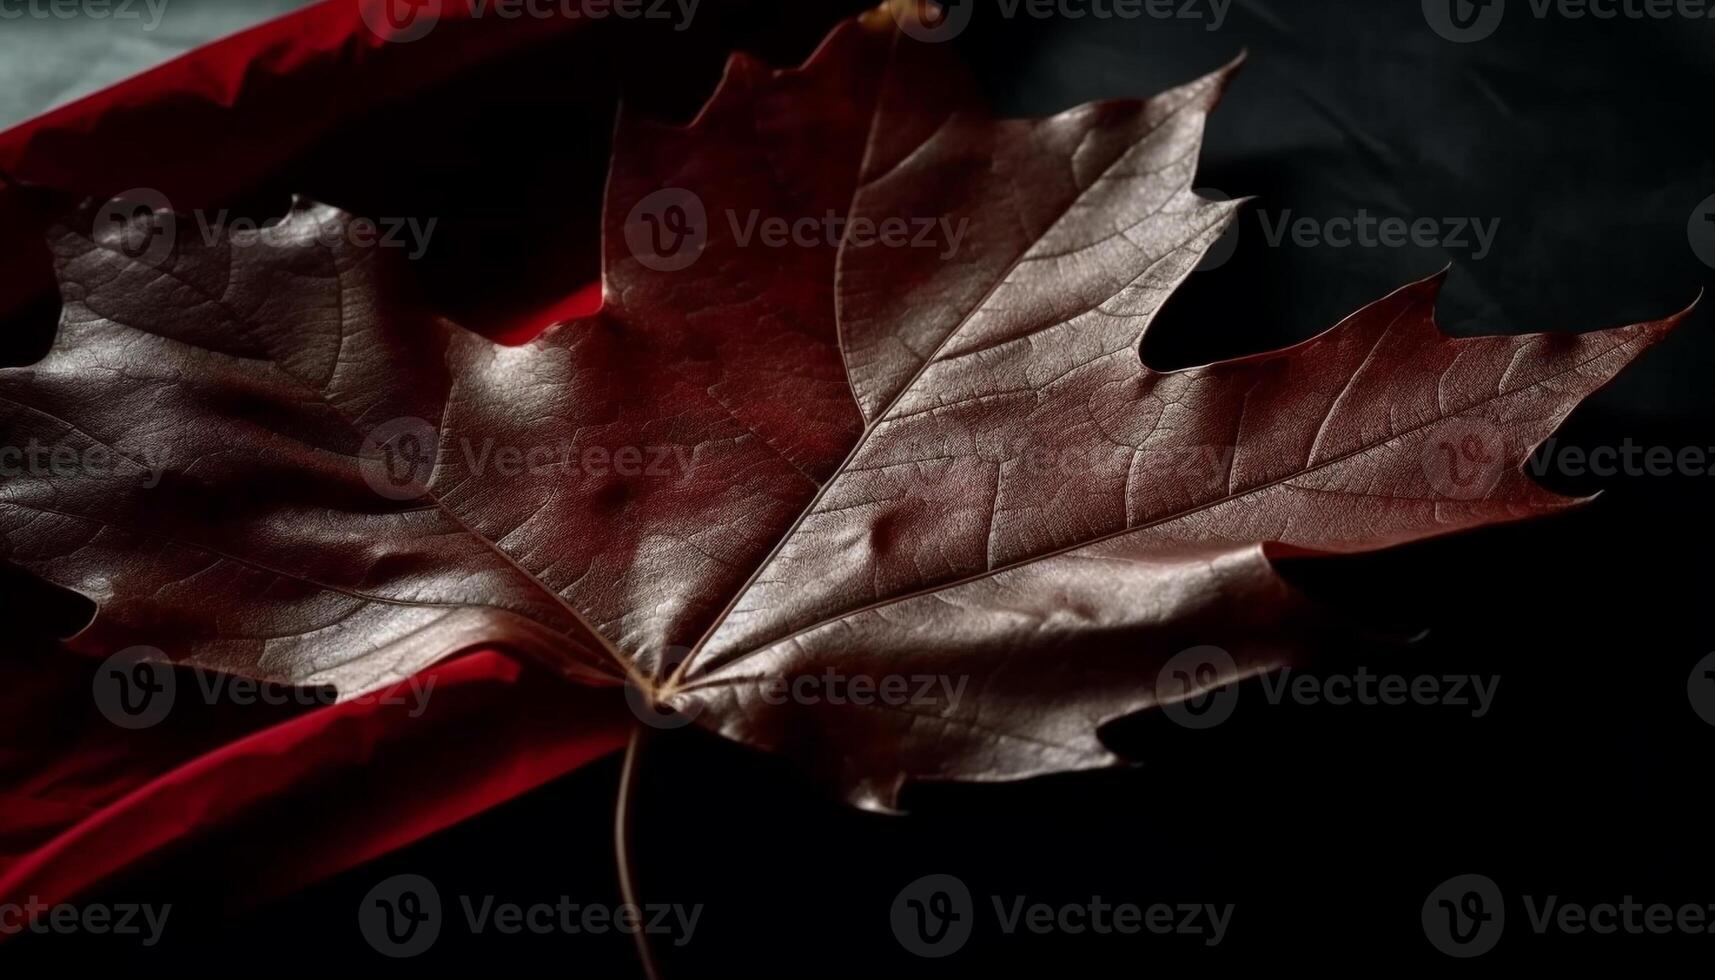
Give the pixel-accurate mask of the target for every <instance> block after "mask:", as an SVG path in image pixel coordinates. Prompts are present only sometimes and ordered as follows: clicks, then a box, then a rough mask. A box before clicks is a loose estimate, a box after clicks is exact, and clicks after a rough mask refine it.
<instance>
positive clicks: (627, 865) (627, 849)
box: [613, 724, 661, 980]
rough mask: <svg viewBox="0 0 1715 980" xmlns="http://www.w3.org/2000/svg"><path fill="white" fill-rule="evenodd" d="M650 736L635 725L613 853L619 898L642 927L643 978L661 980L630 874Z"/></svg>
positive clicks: (615, 823) (621, 784)
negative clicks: (640, 771) (641, 771)
mask: <svg viewBox="0 0 1715 980" xmlns="http://www.w3.org/2000/svg"><path fill="white" fill-rule="evenodd" d="M648 732H649V726H647V725H643V724H637V725H633V726H632V728H631V741H630V742H628V743H627V744H626V746H625V764H624V766H623V767H621V769H620V770H619V804H618V805H617V806H616V807H615V808H614V812H613V850H614V855H615V857H616V858H617V860H618V862H619V894H620V898H621V900H622V901H624V902H625V904H627V905H631V906H634V907H635V908H637V910H638V915H639V923H640V924H639V928H638V929H637V931H636V932H634V933H632V938H633V939H634V940H635V941H636V943H637V958H638V960H640V961H641V962H642V965H643V976H644V977H645V978H646V980H661V971H660V969H659V967H657V966H656V964H655V951H654V949H652V948H651V947H650V945H649V933H648V931H647V930H645V929H643V928H642V926H641V922H642V918H641V917H642V909H643V906H642V905H641V904H640V903H639V902H638V901H637V886H636V884H635V882H633V880H632V871H631V864H632V860H631V853H632V852H631V829H632V828H631V820H632V814H633V813H634V812H635V811H636V809H637V808H636V806H635V798H636V796H637V770H638V766H639V765H640V762H641V760H642V757H643V742H644V736H645V735H647V734H648Z"/></svg>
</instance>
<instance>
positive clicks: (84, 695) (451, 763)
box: [0, 0, 631, 903]
mask: <svg viewBox="0 0 1715 980" xmlns="http://www.w3.org/2000/svg"><path fill="white" fill-rule="evenodd" d="M360 2H362V3H369V2H382V0H330V2H326V3H321V4H317V5H315V6H313V7H309V8H306V9H304V10H302V11H300V12H298V13H295V14H293V15H290V16H287V17H284V18H281V19H278V20H275V21H271V22H269V23H267V24H264V25H261V26H259V27H257V28H255V29H253V30H250V31H246V32H244V33H242V34H239V35H235V36H233V37H231V38H227V39H225V40H222V41H219V42H217V43H215V44H213V45H210V46H208V47H205V48H202V49H200V50H198V51H194V52H192V53H190V54H188V55H186V56H184V57H182V58H179V59H177V60H175V61H173V62H171V63H168V64H166V65H163V66H161V67H160V68H157V69H155V70H153V71H150V72H148V73H146V74H144V75H141V76H138V77H136V78H134V79H131V80H129V81H127V82H125V83H123V84H121V85H119V86H116V87H114V88H112V89H108V90H106V91H103V92H100V93H97V94H95V95H93V96H90V97H89V98H86V99H83V100H81V101H79V102H77V103H75V104H72V105H69V106H66V107H64V108H61V109H58V110H55V111H53V112H51V113H48V114H47V115H44V116H42V117H40V118H37V119H34V120H31V121H29V122H27V123H25V124H23V125H20V126H18V127H15V128H14V129H12V130H9V131H7V132H5V133H3V134H0V171H3V172H4V173H5V174H6V175H8V176H9V177H11V178H12V180H11V181H8V182H5V183H0V268H5V269H6V270H8V274H6V275H0V322H5V321H6V319H7V318H9V317H12V316H15V315H18V314H19V313H20V312H21V311H26V310H30V309H33V308H40V307H42V305H43V302H44V297H46V298H47V299H48V300H51V299H52V296H53V293H54V290H55V286H54V282H53V279H52V273H51V269H50V268H49V267H48V265H47V262H46V249H45V243H44V235H45V231H46V227H47V220H48V219H47V214H48V210H49V209H47V208H46V207H42V206H40V205H39V204H38V203H37V199H38V198H39V197H40V194H39V193H38V192H37V191H36V190H35V189H31V190H29V191H26V190H25V189H24V188H25V186H27V185H39V186H41V187H46V188H51V189H53V190H57V191H65V192H69V193H70V194H72V195H75V196H104V195H110V194H114V193H118V192H121V191H124V190H126V189H129V188H132V187H152V188H156V189H159V190H162V191H163V192H165V193H166V194H167V195H168V196H169V197H170V198H171V199H172V200H173V202H174V204H175V206H176V207H179V208H180V209H189V208H198V207H217V206H222V205H223V204H224V203H225V202H228V201H230V200H232V199H234V198H237V197H239V196H241V195H242V194H244V193H246V192H247V191H249V190H250V189H252V188H254V187H256V186H258V185H261V184H264V183H266V182H267V181H269V180H270V179H273V178H276V177H277V176H278V173H279V171H281V170H282V169H283V168H288V167H289V165H290V164H291V163H292V161H293V160H294V159H295V158H296V157H297V155H299V154H301V153H303V152H305V151H306V149H307V148H309V147H312V146H313V145H314V144H316V143H317V142H318V141H320V140H324V139H326V138H327V137H328V136H329V134H332V133H335V132H337V131H338V130H339V128H340V127H342V126H345V125H348V124H350V123H351V122H352V121H353V120H358V119H360V118H362V117H364V116H365V114H368V113H374V112H376V111H377V110H378V109H379V108H380V107H384V106H386V105H388V104H389V103H390V102H392V101H393V100H396V99H399V98H402V97H404V96H406V95H409V94H411V93H414V92H419V91H422V90H423V89H425V88H429V87H432V86H433V85H435V84H436V83H437V82H438V81H441V80H444V79H447V78H451V77H454V76H456V75H458V74H459V73H460V72H462V71H466V70H469V69H470V68H472V66H475V65H479V64H482V63H487V62H493V61H495V60H496V59H504V58H506V57H507V56H509V55H511V54H513V53H515V52H517V51H519V50H521V49H523V48H526V47H529V46H531V45H538V44H540V43H542V42H543V41H544V40H546V39H552V38H553V37H555V36H560V35H564V34H567V33H569V32H573V31H578V30H599V29H600V25H599V24H598V23H597V22H594V21H578V20H563V19H550V20H542V21H497V20H490V21H483V22H475V21H469V20H468V19H466V18H465V17H464V15H463V14H462V13H461V11H463V10H464V9H466V8H464V7H463V6H462V5H448V15H447V16H448V17H449V18H450V20H449V22H447V23H444V24H440V25H438V26H437V27H436V29H435V30H434V31H433V32H432V33H431V34H430V35H429V36H427V37H425V38H423V39H421V40H417V41H413V42H411V43H408V44H387V43H384V42H383V41H382V40H381V39H380V38H379V37H378V36H376V35H375V34H374V33H373V32H372V31H371V30H370V29H369V28H368V27H366V26H365V24H364V21H363V19H362V18H361V17H360V16H359V3H360ZM562 97H564V98H568V99H572V100H576V99H578V98H581V97H584V96H583V95H582V93H578V92H572V93H570V94H567V95H563V96H562ZM587 99H588V101H590V102H591V103H593V104H594V105H595V106H596V107H597V110H598V111H600V112H603V113H606V112H609V111H610V108H609V106H610V103H611V101H612V93H611V91H610V90H608V89H605V88H604V89H599V90H596V91H593V92H591V93H589V94H588V96H587ZM347 165H348V166H349V165H350V164H349V162H348V163H347ZM591 272H593V266H589V265H586V266H585V267H583V268H579V269H577V270H576V272H575V274H573V275H569V276H568V277H567V283H566V285H565V286H564V287H562V288H558V289H557V291H556V292H557V295H553V296H550V297H549V299H548V301H547V302H546V303H545V304H542V309H541V312H540V313H539V314H537V315H526V316H522V317H518V318H514V319H513V320H511V321H508V322H503V323H502V324H501V325H500V328H499V329H498V330H497V331H496V332H498V333H500V334H502V335H504V337H505V338H506V339H508V340H512V341H515V342H516V341H522V340H524V339H527V338H528V336H530V335H532V334H533V333H534V332H536V331H537V330H539V329H541V327H543V326H545V325H546V324H547V323H548V322H551V321H552V320H553V319H555V318H559V317H564V316H569V315H575V314H577V313H580V312H584V311H586V310H588V309H590V308H592V307H593V306H595V305H597V304H599V290H598V289H594V288H591V287H589V286H587V285H586V283H587V281H588V279H589V275H590V274H591ZM0 669H4V670H5V671H6V672H7V676H6V678H5V683H4V684H0V716H4V717H5V718H6V719H7V720H8V724H7V725H6V726H5V734H4V735H0V902H3V901H8V900H12V899H14V898H17V897H22V896H36V897H38V898H40V899H42V900H43V901H46V902H50V903H51V902H55V901H60V900H63V899H67V898H71V897H73V896H75V895H77V894H79V893H82V892H85V891H87V890H88V889H90V888H92V887H95V886H97V885H99V884H100V883H101V882H102V881H103V880H104V879H107V878H108V877H110V876H112V875H115V874H119V873H122V872H125V871H127V870H130V869H132V868H133V867H134V866H135V865H137V864H138V863H140V862H143V861H145V860H147V859H150V858H153V857H157V856H159V855H160V854H161V853H162V852H163V851H164V850H167V849H170V848H175V847H185V846H188V845H190V844H191V843H193V842H205V841H207V840H209V839H211V838H214V837H216V836H218V838H219V839H220V840H225V841H228V842H241V841H244V840H246V839H248V840H250V841H252V842H254V841H263V840H265V841H267V847H265V848H251V849H246V850H244V851H243V852H242V856H241V858H238V855H234V857H235V858H238V859H239V863H237V864H234V865H231V866H232V867H235V868H241V869H242V875H243V886H244V891H245V892H246V893H247V894H252V895H266V894H272V893H279V892H283V891H286V890H289V889H291V888H293V887H297V886H299V885H303V884H307V883H309V882H312V881H314V880H316V879H318V878H320V877H323V876H326V875H329V874H332V873H335V872H337V871H340V870H342V869H344V868H347V867H350V866H352V865H354V864H356V863H358V862H361V861H364V860H367V859H369V858H372V857H374V856H377V855H379V854H382V853H385V852H386V851H388V850H391V849H393V848H397V847H400V846H403V845H405V844H408V843H410V842H411V841H414V840H417V839H420V838H421V837H423V836H424V835H426V834H429V833H433V832H434V831H436V830H439V829H441V828H444V827H447V826H449V825H451V824H453V823H456V822H458V821H460V820H463V819H465V818H467V817H469V816H471V815H473V814H475V813H478V812H481V811H483V810H485V809H487V808H489V807H492V806H495V805H497V804H499V803H501V802H504V801H506V800H508V799H511V798H513V797H515V796H517V795H518V794H520V793H523V792H525V791H527V790H529V789H531V788H533V787H536V786H539V785H541V784H542V783H544V782H547V781H548V780H551V779H553V778H555V777H557V776H559V775H562V774H564V773H566V772H569V771H571V770H573V769H576V768H578V767H580V766H582V765H584V764H585V763H587V762H589V761H591V760H593V759H596V758H600V757H601V756H603V755H606V754H608V753H610V752H612V751H613V750H614V749H615V748H617V747H619V746H621V745H622V744H623V742H624V739H625V738H626V736H627V733H628V731H629V727H630V721H631V719H630V715H629V713H628V712H627V711H626V709H625V706H624V701H623V699H621V698H619V697H617V696H616V694H615V692H614V691H611V690H595V689H586V688H578V687H574V686H571V685H568V684H566V683H564V682H561V681H559V680H557V679H555V678H552V677H548V676H545V675H542V674H539V673H537V672H535V671H533V670H529V669H526V668H525V667H523V666H522V665H520V664H519V663H517V662H515V661H513V660H512V659H510V658H508V657H507V656H506V655H504V654H503V653H500V652H496V651H481V652H476V653H472V654H468V655H465V656H462V657H459V658H457V659H454V660H452V661H449V662H447V663H444V664H442V665H440V666H438V667H436V668H434V669H432V670H431V671H429V672H427V673H426V675H424V676H423V677H420V678H419V679H418V682H419V683H427V682H428V680H429V679H432V680H433V681H434V683H435V687H434V689H433V691H432V693H431V696H430V699H429V703H428V708H427V710H426V711H425V712H424V713H423V714H422V716H421V717H418V718H410V717H408V716H407V709H406V708H405V707H402V706H399V705H391V704H387V703H383V701H376V700H366V701H363V702H359V703H350V704H344V705H338V706H333V707H325V708H318V709H311V710H304V709H292V710H288V709H279V708H270V707H268V706H264V705H252V706H243V707H242V708H241V707H238V706H233V705H226V706H219V707H213V706H206V705H191V706H183V705H179V706H175V708H174V712H173V715H172V716H170V717H169V720H168V721H167V722H165V723H163V724H162V725H161V726H159V727H158V728H155V729H149V730H145V731H140V732H126V731H122V730H120V729H118V728H116V727H114V726H112V725H109V724H107V723H106V722H105V721H104V720H103V719H102V718H101V717H100V716H99V715H98V714H97V713H96V712H95V710H94V705H93V701H92V697H91V693H90V690H91V688H90V684H91V676H92V664H91V663H89V662H88V661H84V660H81V659H77V658H74V657H72V656H71V655H70V654H68V653H65V652H63V651H51V652H50V655H48V656H37V655H35V654H34V653H33V652H21V651H8V652H7V655H6V657H5V658H4V659H3V660H0ZM405 687H406V686H405V685H401V689H404V688H405ZM12 721H18V722H20V724H16V725H13V724H11V723H10V722H12ZM607 803H608V801H605V800H604V801H601V805H607ZM210 860H213V861H215V862H216V865H215V866H217V867H218V862H219V861H220V858H219V857H214V858H212V859H211V858H210V857H209V856H208V855H206V854H204V853H202V852H201V851H199V853H198V857H197V861H198V862H199V863H207V862H209V861H210Z"/></svg>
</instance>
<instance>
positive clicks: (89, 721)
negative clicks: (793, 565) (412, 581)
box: [0, 651, 631, 903]
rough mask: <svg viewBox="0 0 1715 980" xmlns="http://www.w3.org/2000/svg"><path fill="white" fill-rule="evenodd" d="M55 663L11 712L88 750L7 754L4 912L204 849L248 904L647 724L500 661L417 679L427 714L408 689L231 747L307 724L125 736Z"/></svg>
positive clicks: (242, 712)
mask: <svg viewBox="0 0 1715 980" xmlns="http://www.w3.org/2000/svg"><path fill="white" fill-rule="evenodd" d="M59 656H60V657H62V658H64V655H63V654H61V655H59ZM39 666H40V667H41V668H42V669H39V670H37V671H35V672H34V679H35V681H36V682H37V683H36V684H35V685H34V686H33V688H32V689H30V690H27V691H26V690H25V689H24V688H23V687H22V686H20V687H14V688H11V689H10V690H11V691H12V695H11V696H10V697H8V699H7V701H8V702H12V703H7V704H6V705H5V707H7V708H9V709H16V710H17V711H19V712H20V713H21V714H18V715H12V716H13V717H22V718H24V719H26V720H28V721H30V722H32V725H31V728H32V730H34V731H37V732H41V731H43V729H44V728H45V729H46V730H48V731H53V730H54V729H55V728H61V727H65V722H68V721H69V722H71V723H73V724H75V725H77V726H80V727H81V730H82V731H83V732H84V733H85V737H82V738H76V739H73V740H72V742H71V744H70V745H68V746H66V748H67V749H68V751H62V752H56V753H53V754H46V753H44V752H43V751H42V750H44V749H47V750H51V749H53V748H55V747H54V746H51V745H40V744H33V745H30V746H23V747H18V746H10V745H8V746H4V747H0V774H3V775H4V778H5V780H6V783H5V786H4V788H3V789H0V793H3V794H4V795H3V796H0V800H4V803H5V809H4V814H5V816H4V819H3V820H0V843H3V849H4V850H5V851H6V854H5V855H4V857H0V861H4V864H0V896H3V897H0V901H4V900H8V899H22V898H23V897H25V896H36V897H38V898H40V899H41V900H42V901H44V902H47V903H53V902H57V901H60V900H62V899H66V898H70V897H72V896H75V895H78V894H80V893H82V892H84V891H85V890H86V889H88V888H89V887H90V886H92V885H95V884H98V883H99V882H101V881H102V880H103V879H104V878H106V877H108V876H109V875H112V874H114V873H117V872H121V871H124V870H126V869H128V868H129V867H131V866H132V865H133V864H134V863H137V862H140V861H143V860H145V859H147V858H150V857H152V856H155V855H156V854H157V853H158V852H160V851H162V850H163V849H167V848H170V847H174V846H180V847H183V846H185V845H186V844H188V843H191V842H196V843H197V844H198V845H199V846H198V849H197V853H196V861H197V862H198V863H199V864H201V865H203V866H204V867H212V868H223V867H225V868H241V869H242V880H241V881H230V882H225V883H224V884H228V885H233V886H236V885H239V884H242V888H243V892H244V895H245V897H246V898H251V899H261V898H266V897H270V896H272V895H277V894H284V893H286V892H288V891H290V890H292V889H294V888H297V887H300V886H302V885H305V884H309V883H311V882H314V881H316V880H319V879H321V878H323V877H325V876H327V875H331V874H334V873H337V872H339V871H342V870H345V869H346V868H349V867H352V866H354V865H356V864H359V863H361V862H363V861H365V860H368V859H370V858H373V857H376V856H378V855H380V854H384V853H386V852H388V851H390V850H392V849H394V848H397V847H401V846H404V845H406V844H409V843H411V842H412V841H415V840H418V839H420V838H422V837H423V836H425V835H427V834H430V833H433V832H435V831H437V830H440V829H442V828H445V827H448V826H450V825H452V824H454V823H457V822H459V821H461V820H464V819H466V818H467V817H470V816H472V815H474V814H476V813H480V812H482V811H483V810H485V809H488V808H489V807H491V806H494V805H496V804H498V803H501V802H504V801H506V800H509V799H512V798H513V797H516V796H518V795H519V794H521V793H524V792H526V791H528V790H530V789H533V788H535V787H537V786H540V785H542V784H543V783H545V782H547V781H548V780H551V779H553V778H555V777H557V776H560V775H563V774H564V773H567V772H570V771H572V770H574V769H577V768H578V767H580V766H582V765H584V764H585V763H588V762H590V761H592V760H594V759H598V758H601V757H602V756H604V755H607V754H609V753H610V752H612V751H614V750H615V749H617V748H619V747H620V746H622V745H623V744H624V742H625V739H626V737H627V732H628V730H629V723H630V720H631V716H630V714H629V713H628V711H627V710H626V708H625V707H624V703H623V699H621V698H617V697H615V696H614V692H613V691H611V690H597V689H591V688H580V687H576V686H573V685H568V684H565V683H561V682H558V681H557V680H556V679H555V678H552V677H548V676H544V675H542V674H540V673H538V672H536V671H533V670H529V669H527V668H525V667H524V666H523V665H521V664H519V663H518V662H517V661H515V660H512V659H511V658H509V657H507V656H505V655H504V654H501V653H496V652H493V651H484V652H480V653H474V654H470V655H467V656H463V657H459V658H457V659H454V660H452V661H449V662H447V663H444V664H441V665H440V666H437V667H434V668H432V669H430V670H428V671H425V672H424V673H423V674H422V675H419V676H418V677H417V678H415V679H414V684H415V685H416V686H415V690H416V691H426V693H427V696H426V698H424V699H423V701H422V702H421V704H422V705H423V706H424V707H423V709H422V710H421V713H420V714H419V715H418V716H417V717H411V714H412V712H413V711H414V710H416V709H417V702H416V701H415V700H414V699H413V696H412V691H413V688H412V684H409V683H401V684H398V685H395V686H394V687H393V688H391V689H389V690H388V691H386V692H382V693H381V694H379V695H377V696H374V697H372V698H366V699H362V700H360V701H354V702H350V703H347V704H342V705H335V706H332V707H325V708H318V709H314V710H308V711H303V712H301V713H297V714H295V716H291V717H286V718H284V720H279V721H277V722H275V723H274V724H267V725H266V726H265V727H260V728H259V729H258V730H256V731H253V732H251V733H249V734H242V735H239V736H238V737H236V738H233V739H232V740H231V741H224V739H225V738H226V737H227V736H228V735H230V734H231V732H232V730H233V729H234V728H238V727H241V726H243V725H245V724H257V723H260V722H263V721H264V719H265V718H267V717H268V716H270V715H272V716H273V717H276V718H278V717H280V716H281V715H282V714H286V715H291V714H292V713H291V712H290V711H282V710H280V709H270V708H268V707H267V706H260V705H246V706H235V705H227V706H219V707H215V706H208V705H183V706H175V709H174V713H175V715H176V717H175V716H169V718H168V720H167V721H166V722H164V723H163V724H162V725H161V726H159V728H157V729H149V730H145V731H142V732H135V733H126V732H120V731H119V730H118V729H116V728H113V727H111V726H107V725H104V724H103V723H102V722H101V720H100V719H99V718H91V717H89V716H90V715H93V714H94V712H93V710H92V708H91V705H90V693H89V691H90V681H89V678H90V675H91V674H92V671H91V670H90V669H89V665H88V664H86V663H81V662H76V661H71V660H70V659H69V658H65V659H64V660H62V661H60V662H54V663H51V665H39ZM25 676H26V677H27V678H28V677H30V676H31V675H30V674H28V673H27V674H26V675H25ZM74 679H75V680H74ZM26 700H27V701H28V702H29V704H28V705H26V704H24V703H23V702H25V701H26ZM181 711H184V712H188V713H189V716H188V717H187V716H186V715H185V714H183V713H181ZM8 714H11V712H10V711H9V712H8ZM51 715H58V716H59V717H60V719H61V721H60V722H58V723H56V722H55V721H54V719H53V718H52V717H50V716H51ZM243 716H248V717H243ZM211 839H213V840H214V841H215V842H216V843H215V844H214V845H213V848H212V849H213V852H214V853H210V846H208V842H209V841H210V840H211ZM261 842H266V846H257V845H258V844H259V843H261ZM221 848H230V849H234V850H237V851H239V852H240V853H234V854H224V855H223V854H221V853H220V849H221Z"/></svg>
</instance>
